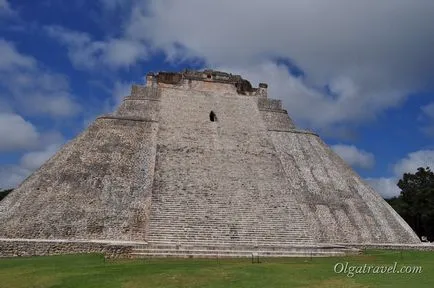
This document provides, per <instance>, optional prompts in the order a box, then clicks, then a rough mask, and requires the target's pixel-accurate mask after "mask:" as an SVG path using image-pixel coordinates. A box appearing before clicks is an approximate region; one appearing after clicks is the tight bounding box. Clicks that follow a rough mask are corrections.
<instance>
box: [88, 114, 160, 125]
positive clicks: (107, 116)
mask: <svg viewBox="0 0 434 288" xmlns="http://www.w3.org/2000/svg"><path fill="white" fill-rule="evenodd" d="M96 119H115V120H125V121H137V122H152V123H158V121H157V120H151V119H146V118H139V117H119V116H113V115H103V116H100V117H98V118H96Z"/></svg>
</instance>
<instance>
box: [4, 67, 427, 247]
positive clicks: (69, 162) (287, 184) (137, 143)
mask: <svg viewBox="0 0 434 288" xmlns="http://www.w3.org/2000/svg"><path fill="white" fill-rule="evenodd" d="M271 96H272V95H271ZM0 238H24V239H84V240H116V241H143V242H147V243H150V244H152V243H169V244H170V243H176V244H177V245H182V244H183V243H207V245H211V246H212V245H213V243H216V245H217V244H218V243H228V245H233V246H236V245H245V244H248V243H255V244H257V245H262V244H267V245H274V244H275V245H281V244H309V243H310V244H316V243H343V244H345V243H399V244H412V243H413V244H417V243H419V242H420V241H419V240H418V238H417V236H416V235H415V234H414V232H413V231H412V230H411V228H410V227H409V226H408V225H407V224H406V223H405V222H404V221H403V220H402V219H401V217H400V216H399V215H398V214H397V213H395V211H394V210H393V209H392V208H391V207H390V206H389V205H388V204H387V203H386V202H385V201H384V200H383V199H382V198H381V197H380V196H379V195H378V194H377V193H376V192H374V191H373V190H372V189H371V188H370V187H369V186H367V185H366V184H365V183H364V182H363V181H362V180H361V179H360V177H359V176H358V175H357V174H356V173H355V172H354V171H353V170H352V169H351V168H350V167H349V166H348V165H346V164H345V163H344V161H343V160H342V159H341V158H340V157H338V156H337V155H336V154H335V153H334V152H333V151H332V150H331V149H330V148H329V147H328V146H327V145H326V144H325V143H324V142H323V141H322V140H321V139H320V137H318V135H316V134H314V133H312V132H308V131H303V130H300V129H298V128H297V127H296V126H294V124H293V122H292V120H291V118H290V117H289V116H288V114H287V111H286V110H284V109H283V108H282V103H281V101H280V100H274V99H271V98H268V95H267V84H264V83H261V84H259V87H258V88H254V87H252V85H251V84H250V82H249V81H247V80H245V79H243V78H242V77H241V76H238V75H232V74H228V73H223V72H217V71H212V70H205V71H201V72H195V71H185V72H181V73H166V72H164V73H163V72H161V73H158V74H156V75H154V74H148V76H147V83H146V86H139V85H134V86H133V87H132V90H131V96H127V97H125V99H124V101H123V103H122V104H121V105H120V106H119V107H118V109H117V110H116V111H115V112H114V113H113V114H110V115H104V116H101V117H99V118H97V119H96V121H95V122H93V123H92V124H91V125H90V126H89V128H87V129H86V130H85V131H84V132H82V133H81V134H80V135H79V136H77V137H76V138H75V139H73V140H72V141H70V142H69V143H67V144H66V145H65V146H63V147H62V148H61V149H60V151H58V152H57V154H56V155H54V156H53V157H52V158H51V159H50V160H48V161H47V162H46V163H45V164H44V165H43V166H42V167H41V168H40V169H39V170H37V171H36V172H34V173H33V174H32V175H31V176H30V177H28V178H27V179H26V180H25V181H24V182H23V183H22V184H21V185H20V186H19V187H18V188H17V189H15V190H14V191H13V192H12V193H11V194H10V195H8V196H7V197H6V198H5V199H4V200H3V201H2V202H0Z"/></svg>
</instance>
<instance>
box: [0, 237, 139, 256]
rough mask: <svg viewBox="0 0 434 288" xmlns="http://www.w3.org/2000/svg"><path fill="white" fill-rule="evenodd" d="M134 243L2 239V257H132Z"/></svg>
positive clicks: (0, 247) (0, 251)
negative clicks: (62, 255)
mask: <svg viewBox="0 0 434 288" xmlns="http://www.w3.org/2000/svg"><path fill="white" fill-rule="evenodd" d="M132 249H133V245H120V244H110V243H97V242H77V241H28V240H11V239H0V257H16V256H49V255H60V254H82V253H102V254H104V255H105V257H107V258H119V257H122V258H125V257H130V253H131V251H132Z"/></svg>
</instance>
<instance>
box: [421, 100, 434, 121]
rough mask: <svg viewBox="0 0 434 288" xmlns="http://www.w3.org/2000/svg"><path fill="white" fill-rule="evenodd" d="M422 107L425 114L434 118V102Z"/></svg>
mask: <svg viewBox="0 0 434 288" xmlns="http://www.w3.org/2000/svg"><path fill="white" fill-rule="evenodd" d="M421 109H422V113H423V114H424V115H425V116H428V117H429V118H432V119H434V102H433V103H430V104H428V105H425V106H423V107H422V108H421Z"/></svg>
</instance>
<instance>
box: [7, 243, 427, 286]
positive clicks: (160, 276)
mask: <svg viewBox="0 0 434 288" xmlns="http://www.w3.org/2000/svg"><path fill="white" fill-rule="evenodd" d="M395 262H397V268H396V270H395V271H397V270H399V269H400V268H401V267H402V266H403V265H406V266H413V265H417V266H421V267H422V269H423V270H422V272H421V273H411V274H406V273H400V274H397V273H380V272H381V270H379V269H381V268H380V267H381V266H391V267H392V266H393V265H394V263H395ZM337 263H342V264H337ZM346 263H348V271H349V269H355V268H349V267H352V266H357V265H359V266H358V267H360V268H358V269H359V270H358V271H359V272H362V271H361V267H362V266H363V265H364V264H367V266H366V267H365V271H367V269H369V268H368V267H369V266H371V265H373V266H372V267H371V268H370V269H374V267H377V268H375V269H376V270H375V271H376V272H377V273H374V271H373V270H371V271H370V273H365V274H355V275H353V277H349V275H348V274H351V273H348V272H347V273H344V272H342V273H339V274H338V273H335V272H334V267H335V265H336V264H337V266H336V269H337V270H342V269H343V268H344V266H345V264H346ZM383 269H385V268H383ZM389 271H390V270H389ZM353 272H357V269H356V271H353ZM0 287H2V288H3V287H5V288H12V287H53V288H54V287H59V288H60V287H62V288H67V287H83V288H84V287H125V288H135V287H222V288H223V287H249V288H252V287H334V288H336V287H337V288H339V287H358V288H361V287H406V288H416V287H434V252H416V251H403V252H400V251H368V252H365V253H364V255H360V256H353V257H345V258H313V259H309V258H285V259H260V263H254V264H252V262H251V260H250V259H226V260H222V259H220V260H218V259H197V260H196V259H140V260H104V258H103V257H102V256H101V255H91V254H89V255H66V256H51V257H32V258H12V259H1V260H0Z"/></svg>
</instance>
